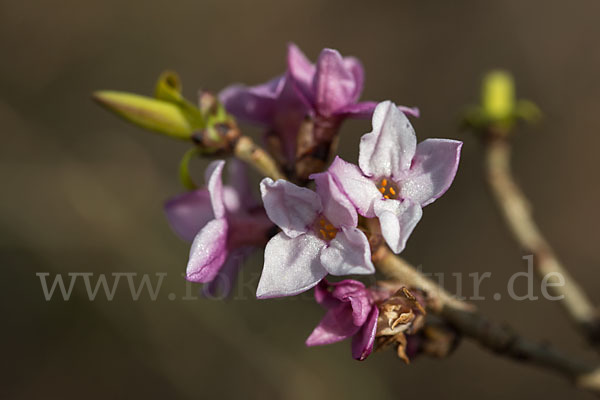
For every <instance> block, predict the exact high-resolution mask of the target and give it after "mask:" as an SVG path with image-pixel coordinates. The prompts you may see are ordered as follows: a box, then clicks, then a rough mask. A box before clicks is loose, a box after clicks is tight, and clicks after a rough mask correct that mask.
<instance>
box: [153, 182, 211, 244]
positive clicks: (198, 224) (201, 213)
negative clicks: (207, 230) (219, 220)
mask: <svg viewBox="0 0 600 400" xmlns="http://www.w3.org/2000/svg"><path fill="white" fill-rule="evenodd" d="M165 214H166V215H167V220H168V221H169V225H170V226H171V229H173V231H174V232H175V233H176V234H177V235H178V236H179V237H180V238H182V239H183V240H187V241H189V242H191V241H192V240H194V237H196V234H197V233H198V232H199V231H200V229H202V227H203V226H204V225H206V223H207V222H208V221H210V220H212V219H214V218H215V215H214V213H213V210H212V206H211V203H210V194H209V193H208V190H207V189H198V190H194V191H191V192H187V193H183V194H180V195H178V196H175V197H173V198H172V199H170V200H169V201H168V202H167V203H166V204H165Z"/></svg>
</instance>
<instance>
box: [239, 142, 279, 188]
mask: <svg viewBox="0 0 600 400" xmlns="http://www.w3.org/2000/svg"><path fill="white" fill-rule="evenodd" d="M233 153H234V154H235V156H236V157H237V158H239V159H240V160H242V161H245V162H247V163H248V164H250V165H252V166H253V167H254V168H256V170H257V171H258V172H260V173H261V174H262V175H263V176H268V177H269V178H271V179H274V180H277V179H284V178H285V175H284V174H283V173H282V172H281V170H280V169H279V167H278V166H277V163H276V162H275V160H274V159H273V158H272V157H271V156H270V155H269V154H268V153H267V152H266V151H265V150H263V149H262V148H261V147H260V146H258V145H257V144H256V143H254V141H253V140H252V139H251V138H250V137H248V136H241V137H240V138H239V139H237V140H236V142H235V146H234V148H233Z"/></svg>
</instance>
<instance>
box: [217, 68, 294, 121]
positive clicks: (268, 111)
mask: <svg viewBox="0 0 600 400" xmlns="http://www.w3.org/2000/svg"><path fill="white" fill-rule="evenodd" d="M284 86H285V76H279V77H277V78H274V79H272V80H270V81H268V82H267V83H264V84H261V85H257V86H252V87H248V86H244V85H239V84H236V85H231V86H228V87H226V88H225V89H223V90H222V91H221V93H219V100H220V101H221V103H223V105H224V106H225V109H226V110H227V111H228V112H230V113H231V114H233V115H234V116H236V117H237V118H239V119H241V120H245V121H249V122H253V123H258V124H264V125H269V124H270V123H271V120H272V119H273V113H274V110H275V107H276V106H277V104H276V100H277V98H278V97H279V96H280V94H281V92H282V90H283V88H284Z"/></svg>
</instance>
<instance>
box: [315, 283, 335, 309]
mask: <svg viewBox="0 0 600 400" xmlns="http://www.w3.org/2000/svg"><path fill="white" fill-rule="evenodd" d="M336 284H337V283H333V284H330V283H329V282H327V280H326V279H323V280H322V281H321V282H319V284H318V285H317V286H315V300H316V301H317V303H319V304H320V305H321V306H323V307H324V308H326V309H330V308H334V307H337V306H339V305H340V303H341V300H340V299H339V298H337V297H335V296H333V294H332V293H331V291H329V288H330V287H331V286H333V285H336Z"/></svg>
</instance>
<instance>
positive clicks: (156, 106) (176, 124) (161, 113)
mask: <svg viewBox="0 0 600 400" xmlns="http://www.w3.org/2000/svg"><path fill="white" fill-rule="evenodd" d="M93 97H94V100H96V101H97V102H98V103H100V104H101V105H102V106H104V107H106V108H107V109H108V110H110V111H112V112H114V113H116V114H117V115H119V116H121V117H123V118H124V119H126V120H127V121H129V122H131V123H133V124H135V125H137V126H139V127H141V128H144V129H148V130H151V131H155V132H159V133H162V134H165V135H167V136H171V137H174V138H177V139H184V140H189V139H190V138H191V137H192V134H193V133H194V131H195V130H196V127H194V126H193V125H192V124H191V123H190V120H189V119H188V118H187V116H186V113H185V111H184V110H182V109H181V107H178V106H177V105H175V104H173V103H170V102H167V101H164V100H157V99H153V98H150V97H145V96H139V95H137V94H132V93H125V92H115V91H98V92H95V93H94V96H93Z"/></svg>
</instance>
